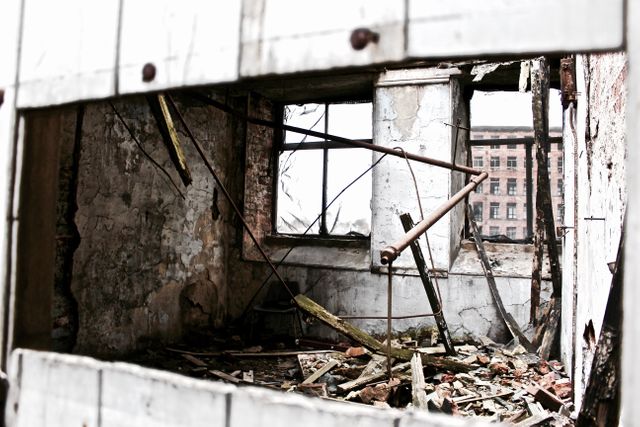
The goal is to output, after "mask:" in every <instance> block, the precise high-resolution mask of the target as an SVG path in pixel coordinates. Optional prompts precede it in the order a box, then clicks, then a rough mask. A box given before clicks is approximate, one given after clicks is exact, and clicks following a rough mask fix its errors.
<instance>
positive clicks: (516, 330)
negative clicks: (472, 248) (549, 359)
mask: <svg viewBox="0 0 640 427" xmlns="http://www.w3.org/2000/svg"><path fill="white" fill-rule="evenodd" d="M467 218H468V219H469V225H470V226H471V231H472V233H473V241H474V242H475V244H476V250H477V252H478V256H479V257H480V264H482V270H483V271H484V275H485V277H486V278H487V284H488V285H489V290H490V291H491V296H492V297H493V301H494V303H495V304H496V308H497V309H498V313H499V314H500V317H502V321H503V322H504V323H505V325H507V329H509V332H510V333H511V336H512V337H513V338H514V340H516V341H518V342H519V343H520V344H522V346H523V347H524V348H526V349H527V351H534V350H535V349H534V347H533V345H532V344H531V343H530V342H529V340H528V339H527V337H525V336H524V334H523V333H522V331H521V330H520V327H519V326H518V324H517V323H516V322H515V321H514V320H513V317H512V316H510V315H509V313H507V310H506V309H505V308H504V304H503V303H502V298H501V297H500V293H499V292H498V287H497V286H496V280H495V278H494V277H493V270H492V269H491V264H490V263H489V259H488V258H487V253H486V252H485V250H484V244H483V243H482V237H481V236H480V232H479V231H478V225H477V224H476V221H475V220H474V217H473V208H472V207H471V205H467Z"/></svg>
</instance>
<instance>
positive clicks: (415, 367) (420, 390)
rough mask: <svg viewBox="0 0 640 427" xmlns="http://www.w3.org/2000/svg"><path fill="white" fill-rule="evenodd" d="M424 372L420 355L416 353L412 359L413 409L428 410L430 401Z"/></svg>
mask: <svg viewBox="0 0 640 427" xmlns="http://www.w3.org/2000/svg"><path fill="white" fill-rule="evenodd" d="M425 385H426V383H425V382H424V372H423V371H422V360H421V359H420V356H418V353H414V354H413V357H412V358H411V395H412V397H413V407H414V408H419V409H428V407H429V399H427V392H426V391H425Z"/></svg>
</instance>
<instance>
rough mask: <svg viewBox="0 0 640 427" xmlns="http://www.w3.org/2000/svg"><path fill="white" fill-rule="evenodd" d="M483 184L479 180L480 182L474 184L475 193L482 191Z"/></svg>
mask: <svg viewBox="0 0 640 427" xmlns="http://www.w3.org/2000/svg"><path fill="white" fill-rule="evenodd" d="M483 184H484V183H483V182H481V183H480V184H478V185H476V189H475V192H476V194H482V191H483V188H484V186H483Z"/></svg>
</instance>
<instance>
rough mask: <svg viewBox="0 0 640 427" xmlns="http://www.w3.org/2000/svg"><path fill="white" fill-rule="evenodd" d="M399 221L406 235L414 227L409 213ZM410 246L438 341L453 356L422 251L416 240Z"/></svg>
mask: <svg viewBox="0 0 640 427" xmlns="http://www.w3.org/2000/svg"><path fill="white" fill-rule="evenodd" d="M400 221H402V227H403V228H404V231H405V233H408V232H409V231H410V230H411V229H412V228H413V227H414V226H415V224H414V222H413V219H411V214H409V213H404V214H402V215H400ZM410 246H411V253H412V254H413V259H414V260H415V262H416V267H417V268H418V273H419V274H420V280H421V281H422V286H423V287H424V291H425V292H426V294H427V299H428V300H429V305H430V306H431V311H432V312H433V313H434V316H433V317H434V319H435V321H436V326H437V327H438V332H440V339H441V340H442V344H443V345H444V348H445V350H446V354H448V355H449V356H455V355H456V350H455V348H454V347H453V343H452V342H451V335H450V334H449V327H448V326H447V321H446V320H445V318H444V314H443V313H442V305H441V304H440V298H438V293H437V292H436V288H435V287H434V286H433V283H432V282H431V278H430V277H429V269H428V268H427V263H426V261H425V259H424V255H423V254H422V249H420V245H419V244H418V241H417V240H414V241H413V242H412V243H411V245H410Z"/></svg>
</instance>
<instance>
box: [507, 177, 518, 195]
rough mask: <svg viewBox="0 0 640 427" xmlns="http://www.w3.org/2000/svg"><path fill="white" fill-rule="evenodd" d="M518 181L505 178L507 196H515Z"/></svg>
mask: <svg viewBox="0 0 640 427" xmlns="http://www.w3.org/2000/svg"><path fill="white" fill-rule="evenodd" d="M517 186H518V180H517V179H516V178H507V195H509V196H515V195H516V193H517V188H516V187H517Z"/></svg>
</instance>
